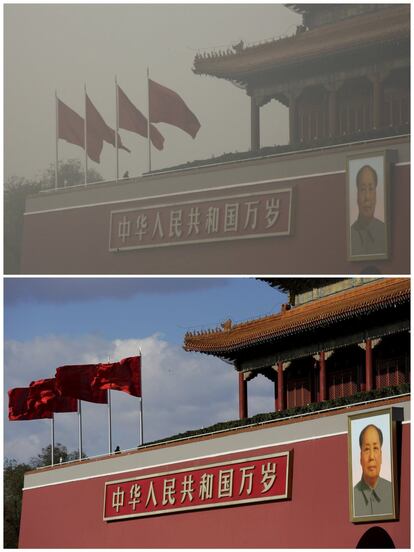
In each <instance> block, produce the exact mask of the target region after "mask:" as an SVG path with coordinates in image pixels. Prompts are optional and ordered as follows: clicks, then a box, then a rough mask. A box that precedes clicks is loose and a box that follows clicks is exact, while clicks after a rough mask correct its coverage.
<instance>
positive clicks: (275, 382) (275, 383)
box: [274, 377, 279, 412]
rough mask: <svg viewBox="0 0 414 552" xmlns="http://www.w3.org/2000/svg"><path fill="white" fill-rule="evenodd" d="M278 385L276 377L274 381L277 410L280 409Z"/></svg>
mask: <svg viewBox="0 0 414 552" xmlns="http://www.w3.org/2000/svg"><path fill="white" fill-rule="evenodd" d="M277 387H278V379H277V377H276V379H275V381H274V391H275V412H277V411H278V410H279V402H278V396H277Z"/></svg>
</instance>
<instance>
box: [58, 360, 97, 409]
mask: <svg viewBox="0 0 414 552" xmlns="http://www.w3.org/2000/svg"><path fill="white" fill-rule="evenodd" d="M96 371H97V365H96V364H79V365H74V366H70V365H69V366H61V367H60V368H57V370H56V388H57V390H58V392H59V393H60V394H61V395H63V396H65V397H73V398H75V399H80V400H81V401H89V402H94V403H101V404H107V403H108V393H107V392H106V391H103V390H100V389H96V388H93V387H92V381H93V379H94V378H95V376H96Z"/></svg>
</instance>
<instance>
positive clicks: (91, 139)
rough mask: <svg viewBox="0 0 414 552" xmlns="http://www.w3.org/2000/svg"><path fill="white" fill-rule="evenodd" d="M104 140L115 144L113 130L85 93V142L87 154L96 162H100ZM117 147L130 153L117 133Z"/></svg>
mask: <svg viewBox="0 0 414 552" xmlns="http://www.w3.org/2000/svg"><path fill="white" fill-rule="evenodd" d="M104 141H105V142H107V143H108V144H112V145H113V146H115V145H116V142H115V131H114V130H113V129H112V128H111V127H109V126H108V125H107V124H106V123H105V121H104V119H103V117H102V115H101V114H100V113H99V111H98V110H97V109H96V107H95V106H94V105H93V103H92V102H91V100H90V98H89V96H88V95H86V143H87V148H88V156H89V157H90V158H91V159H92V161H95V162H96V163H99V162H100V157H101V151H102V148H103V142H104ZM118 148H119V149H123V150H125V151H127V152H128V153H131V152H130V150H129V149H128V148H126V147H125V146H124V145H123V143H122V140H121V137H120V136H119V134H118Z"/></svg>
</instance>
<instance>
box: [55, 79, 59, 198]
mask: <svg viewBox="0 0 414 552" xmlns="http://www.w3.org/2000/svg"><path fill="white" fill-rule="evenodd" d="M55 113H56V136H55V142H56V143H55V155H56V157H55V190H56V189H57V187H58V165H59V160H58V140H59V109H58V97H57V91H56V89H55Z"/></svg>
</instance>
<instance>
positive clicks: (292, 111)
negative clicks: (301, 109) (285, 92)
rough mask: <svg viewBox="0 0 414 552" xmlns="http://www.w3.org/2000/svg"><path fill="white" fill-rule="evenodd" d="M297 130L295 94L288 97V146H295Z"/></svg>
mask: <svg viewBox="0 0 414 552" xmlns="http://www.w3.org/2000/svg"><path fill="white" fill-rule="evenodd" d="M297 142H298V128H297V101H296V94H293V93H292V94H290V96H289V144H297Z"/></svg>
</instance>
